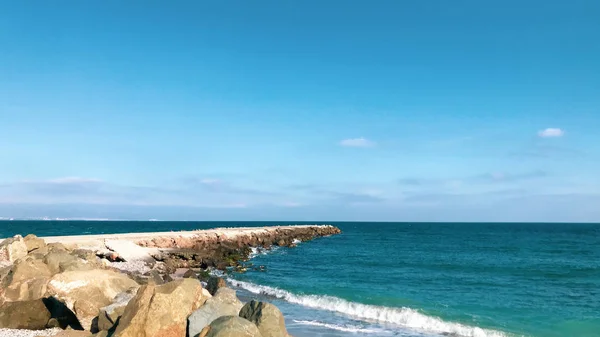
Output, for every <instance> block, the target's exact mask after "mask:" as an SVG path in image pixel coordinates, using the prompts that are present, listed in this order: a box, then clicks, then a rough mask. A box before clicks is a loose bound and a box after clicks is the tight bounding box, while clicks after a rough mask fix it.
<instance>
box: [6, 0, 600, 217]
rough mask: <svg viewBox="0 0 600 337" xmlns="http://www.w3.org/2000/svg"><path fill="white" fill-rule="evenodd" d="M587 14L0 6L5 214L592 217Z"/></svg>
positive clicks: (516, 9)
mask: <svg viewBox="0 0 600 337" xmlns="http://www.w3.org/2000/svg"><path fill="white" fill-rule="evenodd" d="M599 17H600V2H598V1H595V0H589V1H584V0H570V1H556V0H543V1H542V0H528V1H514V0H506V1H479V0H457V1H442V0H430V1H395V0H394V1H392V0H381V1H351V0H344V1H341V0H340V1H333V0H329V1H312V0H303V1H292V0H277V1H266V0H264V1H263V0H261V1H242V0H239V1H234V0H231V1H137V0H131V1H114V0H107V1H98V2H94V1H66V0H60V1H0V217H4V218H11V217H17V218H24V217H25V218H27V217H43V216H48V217H61V218H110V219H150V218H152V219H162V220H235V221H240V220H289V221H335V220H339V221H540V222H545V221H558V222H600V206H599V205H600V173H599V172H600V132H599V131H598V129H599V128H600V43H598V41H600V20H598V18H599Z"/></svg>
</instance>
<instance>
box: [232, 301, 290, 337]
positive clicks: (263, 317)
mask: <svg viewBox="0 0 600 337" xmlns="http://www.w3.org/2000/svg"><path fill="white" fill-rule="evenodd" d="M240 317H243V318H245V319H247V320H249V321H250V322H253V323H254V324H256V326H257V327H258V330H259V331H260V333H261V334H262V336H263V337H287V336H288V333H287V330H286V328H285V319H284V317H283V314H282V313H281V311H279V309H278V308H277V307H276V306H274V305H273V304H271V303H265V302H257V301H251V302H249V303H246V305H244V307H243V308H242V310H240Z"/></svg>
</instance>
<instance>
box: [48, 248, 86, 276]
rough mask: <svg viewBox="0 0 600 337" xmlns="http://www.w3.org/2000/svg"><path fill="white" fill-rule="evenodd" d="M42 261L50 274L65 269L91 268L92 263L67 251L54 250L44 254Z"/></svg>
mask: <svg viewBox="0 0 600 337" xmlns="http://www.w3.org/2000/svg"><path fill="white" fill-rule="evenodd" d="M44 262H45V263H46V264H47V265H48V268H49V269H50V271H51V272H52V274H53V275H54V274H58V273H62V272H65V271H77V270H91V269H94V265H92V264H90V263H88V262H87V261H85V260H82V259H80V258H78V257H77V256H74V255H71V254H69V253H68V252H67V251H56V252H51V253H48V255H46V257H45V258H44Z"/></svg>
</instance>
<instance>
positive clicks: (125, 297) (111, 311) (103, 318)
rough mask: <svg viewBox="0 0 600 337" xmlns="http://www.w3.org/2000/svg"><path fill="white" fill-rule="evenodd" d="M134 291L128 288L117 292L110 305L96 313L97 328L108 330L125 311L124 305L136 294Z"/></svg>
mask: <svg viewBox="0 0 600 337" xmlns="http://www.w3.org/2000/svg"><path fill="white" fill-rule="evenodd" d="M136 292H137V290H136V291H132V290H128V291H125V292H122V293H120V294H118V295H117V296H116V297H115V298H114V299H113V302H112V304H111V305H109V306H106V307H104V308H101V309H100V312H99V313H98V329H99V330H101V331H102V330H107V331H108V330H110V329H111V328H112V327H113V326H114V325H115V323H116V322H117V320H118V319H119V317H121V316H122V315H123V313H124V312H125V307H127V304H128V303H129V301H131V299H133V297H134V296H135V295H136Z"/></svg>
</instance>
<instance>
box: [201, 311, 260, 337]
mask: <svg viewBox="0 0 600 337" xmlns="http://www.w3.org/2000/svg"><path fill="white" fill-rule="evenodd" d="M190 337H195V336H190ZM198 337H262V335H261V334H260V331H259V330H258V328H257V327H256V325H254V324H253V323H252V322H250V321H248V320H245V319H243V318H241V317H238V316H222V317H220V318H217V319H216V320H215V321H213V322H212V323H210V325H209V326H208V327H206V328H205V329H204V330H203V331H202V332H201V333H200V334H199V335H198Z"/></svg>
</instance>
